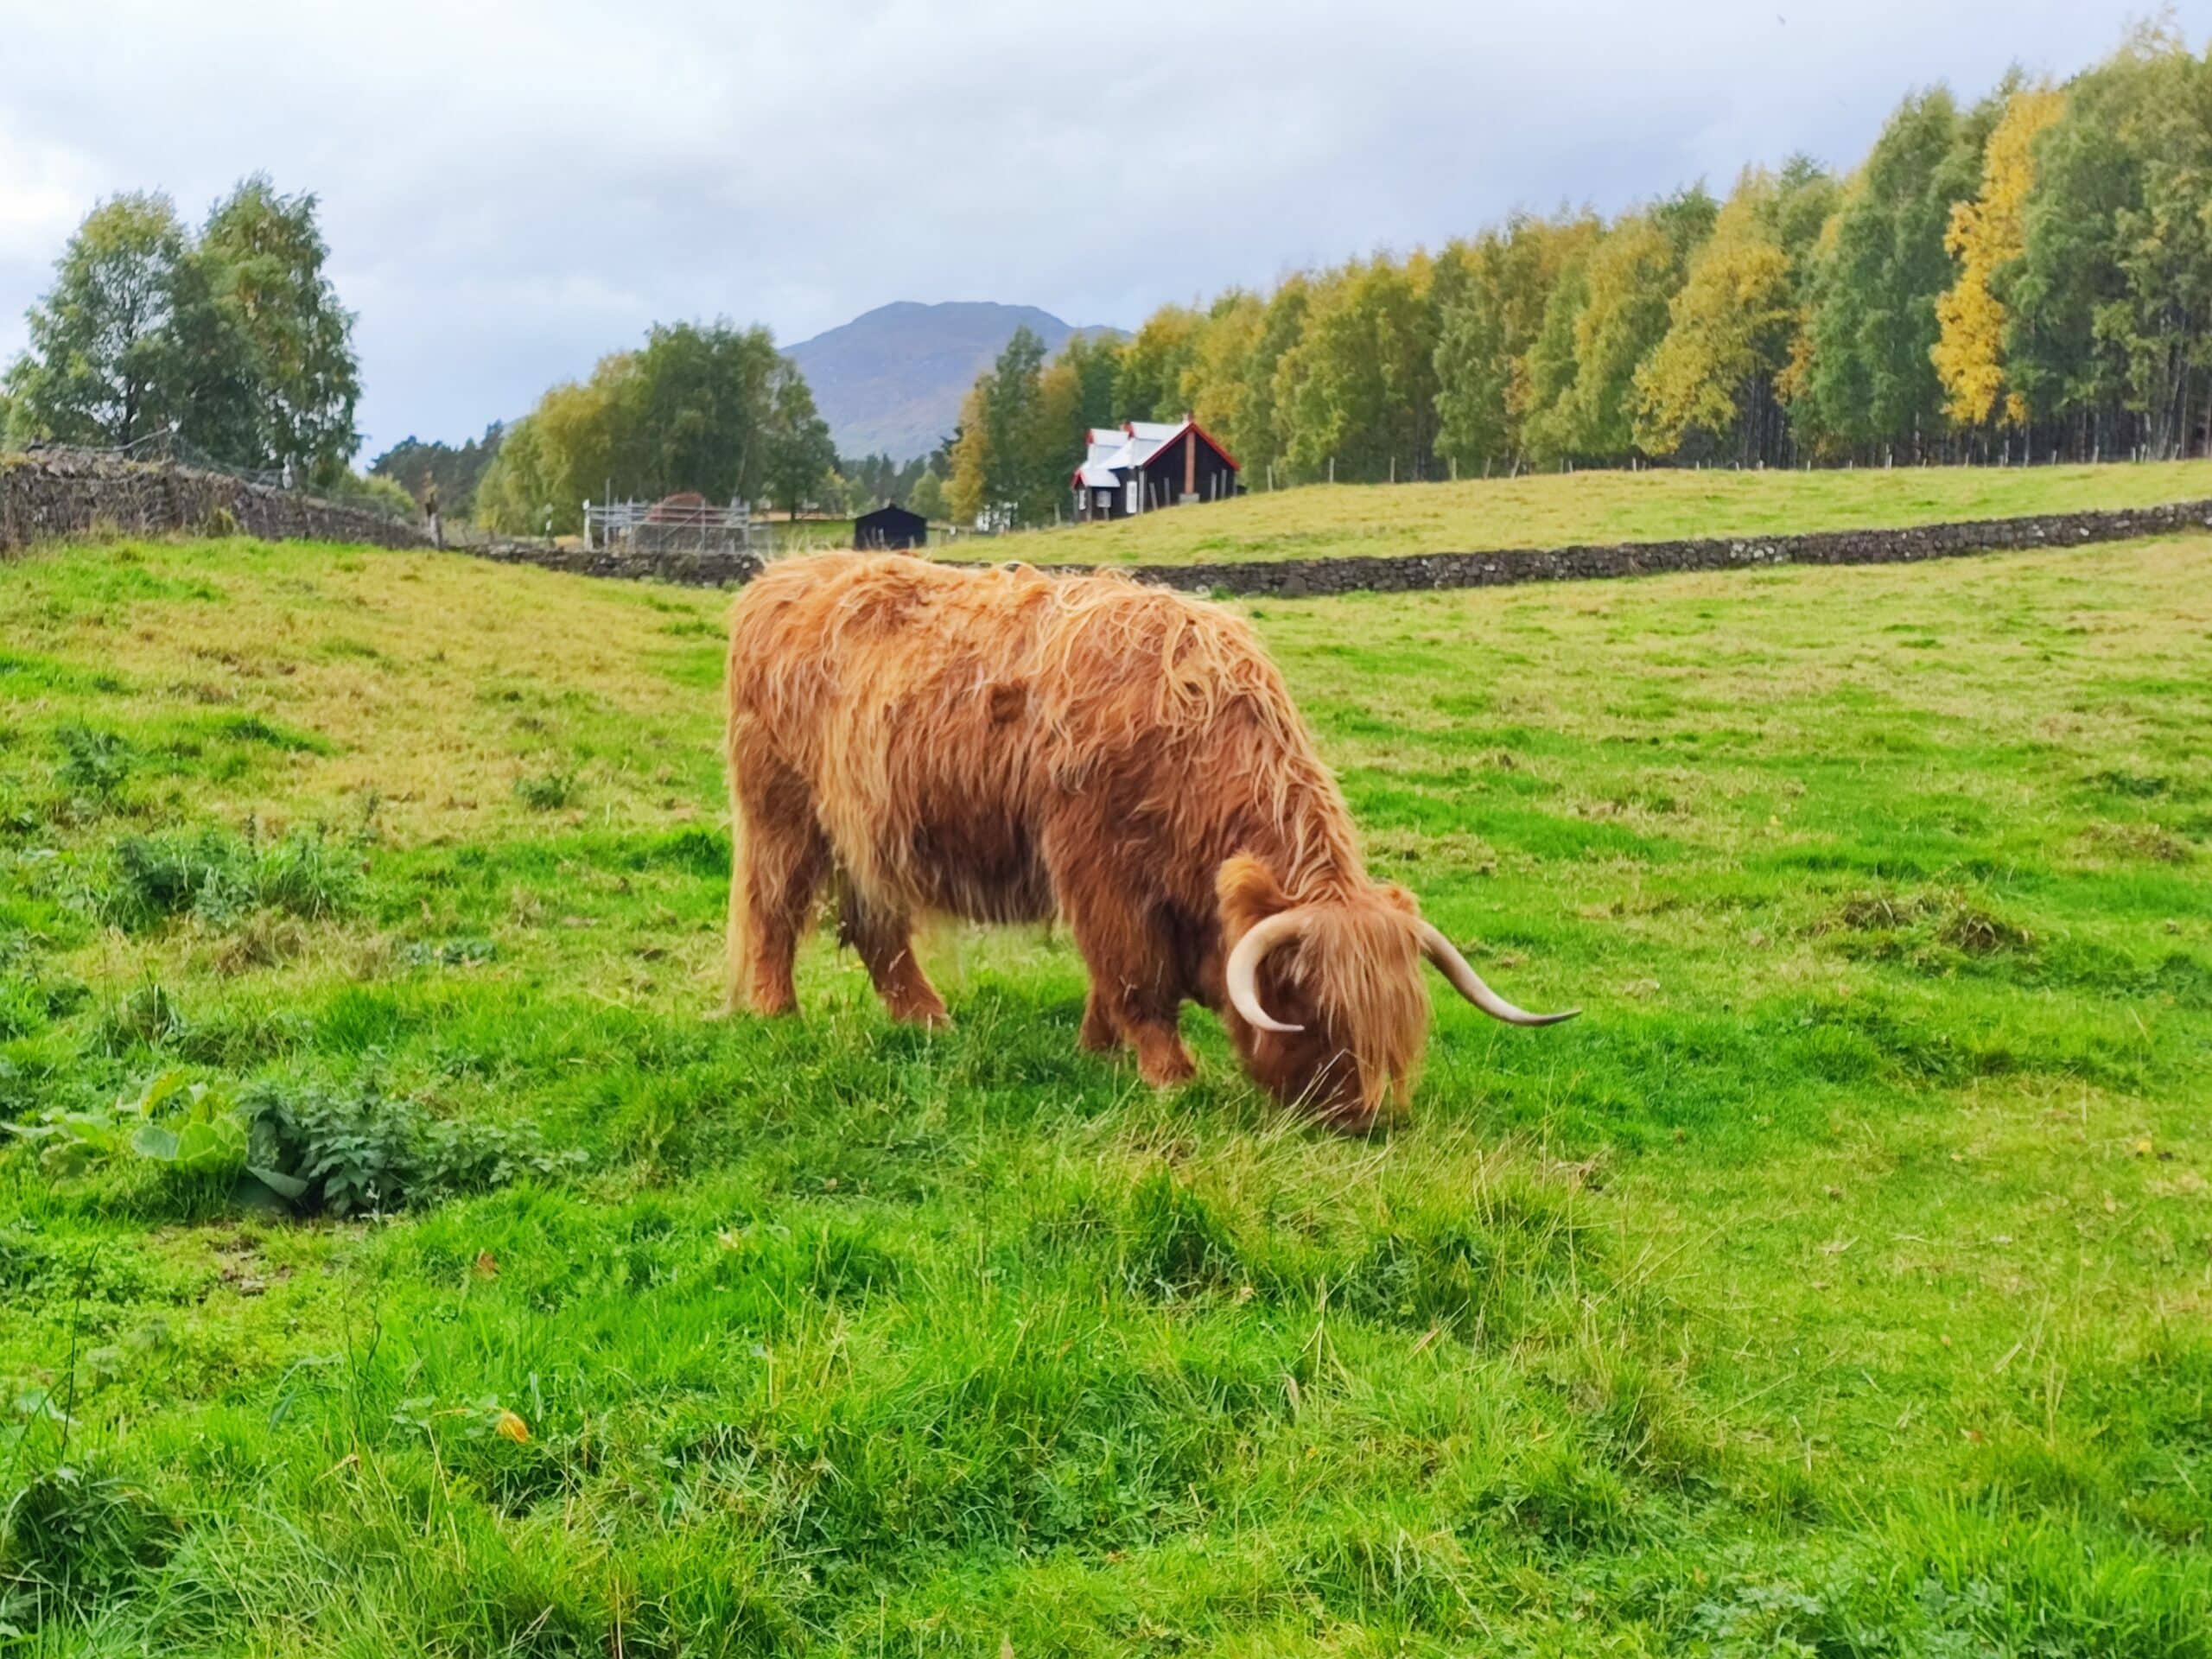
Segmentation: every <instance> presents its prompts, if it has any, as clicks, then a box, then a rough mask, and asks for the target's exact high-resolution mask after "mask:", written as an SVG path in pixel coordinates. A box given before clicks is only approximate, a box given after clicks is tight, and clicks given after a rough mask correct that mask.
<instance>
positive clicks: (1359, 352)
mask: <svg viewBox="0 0 2212 1659" xmlns="http://www.w3.org/2000/svg"><path fill="white" fill-rule="evenodd" d="M1429 276H1430V264H1429V262H1428V261H1427V259H1426V258H1425V257H1424V258H1417V259H1414V260H1409V261H1408V262H1407V263H1406V264H1403V265H1400V264H1395V263H1394V262H1393V261H1391V260H1389V259H1388V258H1384V257H1378V258H1376V259H1374V260H1372V261H1370V262H1368V263H1366V264H1359V265H1354V266H1350V267H1347V268H1346V269H1345V270H1344V271H1343V272H1342V273H1340V274H1339V276H1338V278H1337V279H1336V280H1335V281H1333V282H1331V283H1328V284H1327V285H1326V286H1325V287H1321V288H1318V289H1316V290H1315V294H1314V297H1313V303H1312V306H1311V308H1310V309H1309V310H1308V312H1307V314H1306V327H1305V329H1304V331H1303V332H1302V333H1301V334H1300V337H1299V340H1298V343H1297V345H1296V346H1294V347H1293V348H1292V349H1291V351H1290V352H1289V353H1287V354H1286V355H1285V357H1284V359H1283V360H1282V362H1281V365H1279V366H1278V368H1277V371H1276V375H1275V405H1276V407H1275V419H1276V423H1277V426H1278V428H1279V429H1282V430H1283V431H1284V432H1285V433H1286V435H1287V442H1286V444H1285V446H1284V447H1285V452H1286V454H1287V458H1288V459H1289V461H1291V463H1292V464H1293V465H1294V467H1298V468H1299V469H1300V470H1301V472H1303V473H1304V474H1306V475H1307V476H1309V477H1311V476H1319V475H1321V474H1324V473H1325V472H1327V471H1328V470H1329V469H1330V467H1331V465H1332V462H1333V464H1334V468H1335V472H1336V474H1337V476H1338V477H1339V478H1341V479H1347V480H1354V479H1364V480H1382V479H1384V478H1388V477H1391V476H1394V475H1395V476H1396V477H1399V478H1414V477H1419V476H1420V475H1421V472H1422V471H1423V470H1424V468H1425V467H1426V466H1427V461H1428V460H1429V458H1430V456H1431V454H1433V447H1434V443H1435V422H1436V365H1435V341H1434V334H1435V324H1434V319H1433V315H1432V312H1431V308H1430V306H1429V303H1428V282H1429Z"/></svg>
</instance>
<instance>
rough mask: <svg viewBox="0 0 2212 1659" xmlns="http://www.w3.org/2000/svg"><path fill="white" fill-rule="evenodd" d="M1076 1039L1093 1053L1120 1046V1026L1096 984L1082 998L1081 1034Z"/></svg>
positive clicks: (1110, 1050)
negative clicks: (1115, 1021)
mask: <svg viewBox="0 0 2212 1659" xmlns="http://www.w3.org/2000/svg"><path fill="white" fill-rule="evenodd" d="M1077 1040H1078V1041H1079V1042H1081V1043H1082V1045H1083V1046H1084V1048H1086V1049H1088V1050H1089V1051H1090V1052H1091V1053H1093V1054H1111V1053H1112V1052H1114V1051H1115V1050H1116V1049H1118V1048H1119V1047H1121V1046H1122V1028H1121V1027H1119V1026H1117V1025H1116V1024H1115V1023H1114V1013H1113V1010H1112V1009H1111V1008H1109V1007H1108V1006H1107V1004H1106V999H1105V997H1103V995H1100V994H1099V990H1098V988H1097V987H1096V985H1093V986H1092V987H1091V988H1090V992H1089V993H1088V994H1087V995H1085V996H1084V999H1083V1035H1082V1036H1081V1037H1080V1038H1079V1039H1077Z"/></svg>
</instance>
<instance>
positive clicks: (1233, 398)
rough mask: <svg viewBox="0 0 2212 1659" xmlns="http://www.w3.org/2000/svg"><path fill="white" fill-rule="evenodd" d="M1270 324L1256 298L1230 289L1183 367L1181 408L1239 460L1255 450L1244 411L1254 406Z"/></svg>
mask: <svg viewBox="0 0 2212 1659" xmlns="http://www.w3.org/2000/svg"><path fill="white" fill-rule="evenodd" d="M1266 321H1267V308H1266V306H1264V305H1263V304H1262V302H1261V301H1260V298H1259V296H1257V295H1255V294H1249V293H1247V292H1246V291H1245V290H1243V289H1238V288H1232V289H1230V290H1228V292H1226V293H1224V295H1222V296H1221V297H1220V298H1219V299H1217V300H1216V301H1215V302H1213V304H1212V305H1211V306H1210V307H1208V308H1207V310H1206V320H1205V322H1204V323H1203V324H1202V325H1201V326H1200V327H1199V329H1198V339H1197V340H1196V341H1195V342H1193V344H1192V350H1191V358H1190V361H1189V362H1188V363H1186V364H1185V365H1184V367H1183V384H1182V400H1181V401H1182V404H1183V407H1184V408H1185V409H1186V410H1189V411H1190V412H1191V414H1192V417H1193V418H1195V419H1196V420H1197V421H1198V424H1199V425H1200V426H1203V427H1204V428H1205V429H1206V430H1207V432H1208V433H1210V434H1211V435H1212V436H1213V437H1214V438H1215V439H1217V441H1218V442H1220V443H1221V444H1222V445H1223V446H1224V448H1227V449H1228V451H1229V452H1230V454H1232V455H1236V456H1237V457H1239V458H1240V460H1241V459H1242V458H1243V456H1244V455H1245V454H1248V453H1249V451H1250V450H1251V448H1252V445H1251V443H1250V442H1249V440H1250V436H1251V434H1250V432H1249V429H1248V426H1247V422H1246V410H1248V409H1249V407H1250V404H1251V401H1252V374H1253V359H1254V353H1255V350H1256V348H1257V347H1258V346H1259V343H1260V333H1261V329H1262V327H1263V326H1264V325H1265V323H1266Z"/></svg>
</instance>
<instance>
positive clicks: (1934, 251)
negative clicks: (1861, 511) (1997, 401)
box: [1801, 87, 1993, 455]
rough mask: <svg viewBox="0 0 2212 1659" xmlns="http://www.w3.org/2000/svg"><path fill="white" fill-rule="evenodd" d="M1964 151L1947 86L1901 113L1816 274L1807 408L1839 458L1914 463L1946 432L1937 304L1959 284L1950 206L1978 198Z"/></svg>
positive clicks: (1851, 197) (1819, 437) (1844, 206)
mask: <svg viewBox="0 0 2212 1659" xmlns="http://www.w3.org/2000/svg"><path fill="white" fill-rule="evenodd" d="M1992 124H1993V122H1992ZM1963 148H1964V146H1962V145H1961V121H1960V117H1959V112H1958V108H1957V105H1955V103H1954V102H1953V101H1952V99H1951V95H1950V93H1949V92H1947V91H1945V90H1943V89H1942V88H1941V87H1937V88H1936V89H1935V90H1934V91H1931V92H1923V93H1920V94H1918V95H1916V96H1915V97H1912V98H1910V99H1906V100H1905V101H1904V104H1902V105H1899V106H1898V108H1897V111H1896V112H1895V113H1894V114H1892V115H1891V118H1890V119H1889V123H1888V124H1887V125H1885V127H1884V128H1883V130H1882V133H1881V136H1880V137H1878V139H1877V140H1876V141H1875V143H1874V149H1873V152H1872V154H1871V155H1870V156H1868V157H1867V160H1866V165H1865V166H1864V167H1863V168H1860V169H1859V173H1858V175H1856V176H1855V177H1854V178H1853V180H1852V181H1851V182H1850V184H1849V185H1848V186H1847V188H1846V190H1845V194H1844V198H1843V200H1842V203H1841V205H1840V207H1839V209H1838V211H1837V214H1836V218H1835V221H1834V226H1833V227H1832V228H1831V230H1830V232H1828V234H1827V237H1826V238H1824V242H1823V248H1822V254H1821V257H1820V258H1819V259H1818V260H1817V261H1816V263H1815V268H1814V277H1813V293H1812V307H1811V316H1810V320H1809V323H1808V328H1807V337H1808V346H1809V365H1808V369H1807V371H1806V373H1805V375H1804V395H1803V397H1802V400H1801V408H1802V414H1803V416H1805V418H1806V422H1807V425H1808V429H1809V432H1810V434H1811V435H1813V436H1814V437H1815V440H1816V441H1817V442H1820V443H1821V445H1822V446H1823V447H1824V448H1827V449H1828V450H1829V451H1830V452H1832V453H1835V452H1847V451H1856V452H1859V453H1860V454H1872V453H1873V452H1875V451H1876V450H1878V449H1887V448H1889V447H1890V446H1896V447H1897V448H1900V449H1902V450H1904V451H1905V452H1906V453H1909V454H1914V455H1918V454H1920V453H1921V452H1922V451H1923V448H1924V446H1925V445H1926V444H1927V442H1929V440H1930V439H1932V438H1933V437H1935V436H1936V435H1937V434H1939V433H1940V432H1941V431H1942V429H1943V413H1942V410H1943V396H1942V382H1941V381H1940V380H1939V379H1938V378H1937V377H1936V365H1935V360H1934V357H1933V353H1934V349H1935V346H1936V337H1937V333H1938V328H1937V324H1936V299H1937V296H1940V295H1941V294H1942V292H1943V290H1944V289H1947V288H1948V287H1949V286H1950V282H1951V263H1950V257H1949V255H1948V253H1946V252H1945V251H1944V247H1943V238H1944V233H1945V232H1946V231H1947V230H1948V227H1949V224H1950V217H1951V206H1952V203H1953V201H1954V200H1955V199H1956V198H1957V197H1958V196H1960V195H1963V194H1967V193H1968V192H1969V191H1970V190H1971V181H1970V180H1969V179H1968V178H1966V177H1962V176H1960V170H1959V168H1957V166H1956V165H1955V157H1956V156H1958V155H1959V153H1960V152H1961V149H1963ZM1973 149H1974V153H1975V156H1977V157H1978V156H1979V154H1980V146H1979V144H1978V143H1975V144H1974V145H1973Z"/></svg>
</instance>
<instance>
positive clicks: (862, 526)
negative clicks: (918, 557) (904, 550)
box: [853, 506, 930, 551]
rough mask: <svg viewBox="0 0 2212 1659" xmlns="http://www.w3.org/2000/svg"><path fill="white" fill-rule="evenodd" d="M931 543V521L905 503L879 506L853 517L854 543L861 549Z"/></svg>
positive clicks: (879, 548)
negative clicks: (903, 504) (904, 504)
mask: <svg viewBox="0 0 2212 1659" xmlns="http://www.w3.org/2000/svg"><path fill="white" fill-rule="evenodd" d="M929 544H930V521H929V520H928V519H926V518H923V517H922V515H921V514H920V513H918V512H907V511H906V508H904V507H896V506H881V507H878V508H877V509H876V510H875V511H874V512H864V513H862V514H861V516H860V517H859V518H855V519H854V520H853V545H854V547H855V548H856V549H859V550H861V551H867V550H870V549H874V550H884V549H887V548H894V547H927V546H928V545H929Z"/></svg>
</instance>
